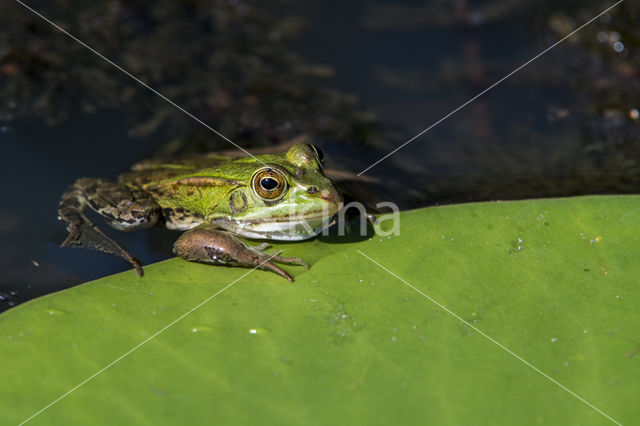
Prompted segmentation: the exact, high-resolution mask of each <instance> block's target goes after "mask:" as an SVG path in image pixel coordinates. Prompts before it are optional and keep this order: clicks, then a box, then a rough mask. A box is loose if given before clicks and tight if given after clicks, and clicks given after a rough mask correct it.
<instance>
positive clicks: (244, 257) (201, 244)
mask: <svg viewBox="0 0 640 426" xmlns="http://www.w3.org/2000/svg"><path fill="white" fill-rule="evenodd" d="M267 247H269V245H268V244H266V243H263V244H260V245H258V246H256V247H251V246H249V245H247V244H245V243H244V242H243V241H241V240H240V239H238V238H237V237H235V236H234V235H232V234H230V233H229V232H227V231H222V230H219V229H217V228H216V227H214V226H213V225H209V224H204V225H200V226H198V227H196V228H194V229H192V230H190V231H187V232H185V233H184V234H182V235H181V236H180V238H178V240H177V241H176V242H175V244H174V246H173V252H174V253H175V254H177V255H178V256H180V257H181V258H183V259H185V260H190V261H192V262H203V263H211V264H214V265H227V266H246V267H258V268H260V269H266V270H270V271H272V272H275V273H276V274H278V275H280V276H282V277H284V278H286V279H287V280H289V281H293V278H291V276H290V275H289V274H288V273H286V272H285V271H284V270H283V269H281V268H280V267H278V266H276V265H274V264H273V263H272V262H279V263H285V264H293V265H301V266H304V267H307V268H308V267H309V265H307V263H306V262H305V261H304V260H302V259H300V258H298V257H284V256H280V255H279V254H280V252H277V253H276V254H273V255H270V254H268V253H265V252H263V250H264V249H266V248H267Z"/></svg>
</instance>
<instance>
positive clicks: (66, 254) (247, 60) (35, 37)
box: [0, 0, 640, 310]
mask: <svg viewBox="0 0 640 426" xmlns="http://www.w3.org/2000/svg"><path fill="white" fill-rule="evenodd" d="M29 4H30V5H31V6H33V7H34V8H36V9H37V10H39V11H41V12H42V13H43V14H44V15H45V16H47V17H48V18H50V19H52V20H53V21H55V22H57V23H58V24H60V25H62V26H63V27H64V28H65V29H67V30H68V31H70V32H71V33H72V34H74V35H76V36H77V37H78V38H80V39H81V40H83V41H85V42H86V43H88V44H89V45H91V46H92V47H93V48H95V49H96V50H97V51H99V52H101V53H103V54H104V55H105V56H107V57H108V58H110V59H112V60H114V61H115V62H116V63H118V64H120V65H122V66H123V67H124V68H125V69H127V70H128V71H130V72H131V73H133V74H135V75H136V76H137V77H139V78H141V79H142V80H143V81H145V82H147V83H148V84H150V85H151V86H152V87H154V88H155V89H157V90H158V91H159V92H161V93H162V94H164V95H166V96H167V97H169V98H171V99H172V100H174V101H175V102H176V103H177V104H179V105H180V106H182V107H184V108H185V109H187V110H188V111H190V112H191V113H193V114H194V115H196V116H197V117H198V118H200V119H201V120H203V121H204V122H206V123H208V124H210V125H211V126H213V127H215V128H216V129H217V130H219V131H220V132H222V133H223V134H224V135H226V136H227V137H229V138H230V139H232V140H233V141H235V142H237V143H238V144H240V145H242V146H243V147H245V148H251V147H266V146H271V145H277V144H280V143H282V142H285V141H287V140H289V139H291V138H293V137H295V136H299V135H301V134H306V135H309V136H311V137H312V138H314V139H315V140H316V141H317V142H316V143H317V144H318V145H320V146H322V147H323V149H324V151H325V153H326V154H327V157H328V158H327V163H328V164H329V165H330V167H332V168H333V169H334V171H335V172H336V174H337V175H338V176H340V177H341V179H340V181H341V184H342V187H343V189H344V190H345V191H346V192H347V193H348V194H349V195H350V196H351V197H352V198H358V199H363V200H364V201H368V202H370V203H375V202H377V201H380V200H391V201H394V202H396V203H398V204H399V205H400V206H402V207H403V208H412V207H420V206H426V205H434V204H442V203H451V202H465V201H474V200H491V199H516V198H530V197H545V196H563V195H575V194H587V193H632V192H637V189H636V188H637V187H638V176H639V174H638V151H639V148H640V146H639V144H640V112H639V109H640V105H639V104H640V102H639V101H638V99H640V97H639V94H640V90H639V85H640V79H638V75H639V70H638V61H639V60H640V52H639V48H640V47H639V46H640V26H639V25H638V20H639V19H640V6H638V5H637V4H636V3H634V2H625V3H623V4H622V5H620V6H618V7H616V8H615V9H613V10H612V11H611V12H610V13H608V14H606V15H604V16H602V17H601V18H599V19H598V20H596V21H595V22H594V23H593V24H591V25H589V26H587V27H586V28H584V29H583V30H581V31H580V32H579V33H578V34H577V35H576V36H574V37H572V38H571V39H569V40H567V41H566V42H565V43H563V44H561V45H560V46H558V47H557V48H555V49H554V50H552V51H551V52H549V53H548V54H547V55H545V56H543V57H541V58H540V59H538V60H536V61H535V62H533V63H532V64H530V65H528V66H527V67H525V68H524V69H523V70H522V71H520V72H518V73H517V74H515V75H514V76H512V77H510V78H509V79H508V80H507V81H505V82H504V83H503V84H501V85H500V86H498V87H496V88H495V89H493V90H492V91H490V92H489V93H487V94H486V95H484V96H483V97H481V98H480V99H478V100H476V101H475V102H473V103H471V104H470V105H469V106H467V107H466V108H464V109H463V110H461V111H459V112H457V113H456V114H455V115H453V116H452V117H450V118H449V119H447V120H445V121H444V122H442V123H441V124H439V125H438V126H436V127H435V128H433V129H432V130H430V131H429V132H428V133H426V134H425V135H423V136H421V137H420V138H418V139H416V140H415V141H413V142H412V143H411V144H409V145H408V146H406V147H405V148H404V149H402V150H400V151H399V152H398V153H396V154H395V155H393V156H391V157H389V158H388V159H386V160H385V161H383V162H381V163H380V164H379V165H377V166H376V167H374V168H372V169H371V170H369V171H367V173H365V175H363V177H362V178H355V176H354V175H355V174H356V173H358V172H360V171H361V170H363V169H365V168H366V167H368V166H369V165H370V164H371V163H373V162H374V161H376V160H378V159H379V158H381V157H382V156H384V155H386V153H388V152H390V151H391V150H393V149H394V148H395V147H397V146H399V145H401V144H402V143H404V142H405V141H407V140H408V139H410V138H411V137H413V136H414V135H416V134H417V133H419V132H420V131H422V130H423V129H425V128H427V127H428V126H430V125H431V124H432V123H434V122H436V121H437V120H439V119H440V118H442V117H443V116H445V115H446V114H447V113H449V112H450V111H452V110H454V109H455V108H457V107H458V106H459V105H461V104H463V103H464V102H466V101H467V100H468V99H469V98H471V97H472V96H474V95H475V94H477V93H479V92H480V91H482V90H484V89H485V88H487V87H489V86H490V85H491V84H493V83H494V82H495V81H497V80H498V79H500V78H501V77H502V76H504V75H506V74H508V73H509V72H511V71H512V70H514V69H515V68H516V67H518V66H519V65H521V64H522V63H524V62H525V61H527V60H529V59H530V58H532V57H533V56H535V55H536V54H537V53H539V52H541V51H542V50H544V49H545V48H546V47H547V46H549V45H551V44H552V43H554V42H555V41H557V40H559V39H560V38H562V37H564V36H565V35H566V34H568V33H570V32H571V31H573V30H574V29H576V28H577V27H578V26H580V25H581V24H582V23H584V22H586V21H588V20H589V19H591V18H592V17H594V16H595V15H597V14H598V13H599V12H601V11H602V10H604V9H606V8H607V7H608V6H609V5H610V4H611V3H606V2H602V3H600V2H596V3H594V4H591V5H585V4H584V2H580V1H566V2H551V1H543V0H527V1H519V2H512V1H506V0H493V1H482V2H481V1H471V0H468V1H465V0H462V1H456V2H441V1H422V2H419V1H404V2H390V1H376V2H367V1H353V2H347V4H345V2H338V1H319V0H313V1H308V2H304V3H302V2H293V1H291V0H279V1H277V2H270V3H269V6H268V10H267V9H265V7H267V6H265V5H263V4H261V3H259V2H256V1H243V0H229V1H214V2H211V1H208V0H207V1H204V0H192V1H189V2H175V1H169V0H161V1H155V2H147V1H134V2H119V1H103V2H84V1H79V0H71V1H69V0H65V1H62V0H55V1H48V2H44V1H33V2H31V3H29ZM0 26H1V27H2V28H3V31H2V32H1V33H0V119H1V122H0V138H1V139H2V144H1V146H2V150H3V155H2V171H3V174H4V182H5V186H4V192H3V198H4V202H3V203H2V208H1V209H0V250H1V252H0V253H1V254H0V267H2V274H1V276H0V310H2V309H6V308H7V307H9V306H10V305H11V304H15V303H18V302H21V301H24V300H26V299H29V298H32V297H35V296H36V295H40V294H44V293H48V292H51V291H55V290H57V289H62V288H66V287H69V286H71V285H75V284H77V283H79V282H82V281H85V280H87V279H92V278H98V277H100V276H104V275H106V274H109V273H113V272H117V271H120V270H123V269H125V268H126V267H127V265H125V264H123V263H122V262H120V261H119V260H118V259H111V258H110V257H109V256H102V255H99V254H96V253H91V252H86V251H82V250H62V249H59V248H58V247H57V244H58V243H59V242H60V241H61V240H62V239H63V238H64V235H65V231H64V229H63V225H62V224H61V222H58V221H57V220H56V207H57V201H58V198H59V195H60V194H61V193H62V192H63V191H64V189H65V187H66V186H67V185H68V184H70V183H71V182H73V181H74V180H75V179H76V178H78V177H81V176H102V177H115V176H116V175H117V174H118V173H119V172H122V171H123V170H126V169H127V167H128V166H129V165H131V164H132V163H134V162H135V161H136V160H139V159H140V158H143V157H145V156H154V155H160V156H167V155H176V154H181V153H198V152H204V151H209V150H213V149H229V148H231V147H230V146H229V144H228V143H227V142H225V141H224V140H222V139H220V138H218V137H217V136H215V135H214V134H212V133H211V132H210V131H209V130H207V129H206V128H205V127H204V126H202V125H200V124H198V123H197V122H195V121H194V120H193V119H191V118H189V117H188V116H186V115H185V114H183V113H182V112H180V111H178V110H176V109H175V108H174V107H173V106H171V105H170V104H168V103H167V102H165V101H163V100H162V99H160V98H159V97H157V96H156V95H154V94H152V93H150V92H149V91H148V90H146V89H144V88H142V87H141V86H139V85H138V84H137V83H135V81H133V80H132V79H130V78H129V77H127V76H125V75H124V74H122V73H121V72H120V71H118V70H116V69H115V68H113V67H112V66H110V65H109V64H107V63H106V62H104V61H103V60H101V59H100V58H98V57H97V56H95V55H94V54H92V53H91V52H89V51H87V49H86V48H84V47H82V46H80V45H79V44H77V43H75V42H74V41H73V40H71V39H69V38H68V37H66V36H65V35H63V34H61V33H60V32H59V31H57V30H55V29H53V28H52V27H51V25H49V24H48V23H46V22H44V21H43V20H42V19H40V18H38V17H37V16H35V15H34V14H33V13H31V12H29V11H28V10H26V9H25V8H23V7H21V6H20V5H19V4H17V3H15V4H6V5H4V6H3V9H2V14H1V16H0ZM8 182H11V185H7V184H6V183H8ZM108 231H110V230H108ZM111 234H112V235H115V236H116V238H117V239H118V241H120V242H122V243H123V245H125V247H127V248H129V249H130V250H131V251H132V252H133V253H135V254H136V255H137V256H139V257H140V258H141V260H142V261H143V263H148V262H151V261H155V260H159V259H162V258H166V257H169V256H170V254H171V250H170V247H171V243H172V240H173V239H175V238H176V237H177V234H175V233H173V232H170V231H166V230H162V229H156V230H153V231H145V232H142V233H138V232H135V233H132V234H122V233H120V234H118V233H114V232H111Z"/></svg>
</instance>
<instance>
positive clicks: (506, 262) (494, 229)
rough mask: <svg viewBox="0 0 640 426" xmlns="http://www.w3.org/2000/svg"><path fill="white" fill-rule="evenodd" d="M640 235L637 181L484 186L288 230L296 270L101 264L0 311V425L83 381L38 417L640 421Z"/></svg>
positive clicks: (79, 420)
mask: <svg viewBox="0 0 640 426" xmlns="http://www.w3.org/2000/svg"><path fill="white" fill-rule="evenodd" d="M639 235H640V197H637V196H621V197H615V196H606V197H580V198H572V199H555V200H533V201H522V202H494V203H478V204H468V205H457V206H447V207H434V208H427V209H421V210H415V211H409V212H404V213H402V214H401V226H400V235H397V236H395V235H394V236H378V235H376V236H373V237H372V238H370V239H367V240H365V241H360V242H350V243H342V244H340V243H335V242H331V241H326V240H322V239H320V240H318V239H316V240H313V241H309V242H304V243H300V244H286V245H281V246H279V248H280V249H283V250H284V253H283V254H284V255H285V256H287V255H289V256H301V257H303V258H305V259H307V260H308V261H310V263H312V265H313V266H312V267H311V269H309V270H306V269H304V268H298V267H287V270H288V271H290V272H292V273H293V275H294V276H295V279H296V281H295V283H289V282H287V281H285V280H284V279H282V278H280V277H278V276H276V275H274V274H271V273H269V272H264V271H253V272H250V273H248V274H247V272H249V271H248V270H247V269H242V268H220V267H211V266H208V265H200V264H195V263H188V262H185V261H182V260H180V259H171V260H168V261H165V262H160V263H158V264H154V265H150V266H147V267H146V268H145V272H146V274H145V276H144V278H138V277H137V276H136V275H135V272H133V271H128V272H125V273H122V274H118V275H114V276H110V277H106V278H103V279H100V280H97V281H93V282H89V283H86V284H83V285H80V286H77V287H75V288H72V289H69V290H66V291H62V292H59V293H56V294H52V295H49V296H45V297H42V298H39V299H37V300H33V301H31V302H29V303H26V304H23V305H21V306H18V307H16V308H14V309H11V310H9V311H7V312H6V313H4V314H2V315H0V365H1V366H2V368H1V369H0V384H1V385H0V401H1V402H0V406H1V407H2V409H1V410H0V424H18V423H20V422H22V421H24V420H26V419H28V418H30V416H32V415H34V414H35V413H37V412H38V411H39V410H41V409H42V408H43V407H45V406H47V405H48V404H50V403H51V402H53V401H55V400H56V399H57V398H59V397H60V396H62V395H63V394H65V393H66V392H68V391H70V390H71V389H73V388H74V387H76V386H77V385H79V384H81V383H82V385H81V386H80V387H78V388H77V389H75V390H73V391H72V392H71V393H69V394H67V395H66V396H65V397H64V398H62V399H60V400H59V401H57V402H56V403H55V404H53V405H51V406H50V407H49V408H47V409H46V410H44V411H42V412H40V413H39V414H38V415H36V416H35V417H33V418H31V419H30V420H29V422H28V424H34V425H37V424H42V425H45V424H46V425H69V424H92V425H100V424H105V425H111V424H153V425H165V424H166V425H170V424H171V425H174V424H227V425H229V424H233V425H243V424H247V425H255V424H261V425H270V424H273V425H287V424H291V425H294V424H295V425H299V424H307V425H324V424H367V425H376V424H380V425H387V424H404V425H414V424H415V425H418V424H420V425H422V424H427V423H429V424H542V423H545V424H581V425H592V424H593V425H596V424H610V423H612V420H611V419H614V420H615V421H617V422H621V423H623V424H631V423H633V422H634V421H637V419H638V418H640V405H638V403H637V401H638V395H639V393H640V291H639V290H640V283H639V281H638V278H637V277H639V276H640V262H639V260H640V241H639ZM364 255H366V256H368V257H370V258H371V259H373V260H375V262H378V263H379V264H380V265H382V266H383V267H384V268H387V269H388V271H390V272H392V273H393V274H395V275H397V276H398V277H400V278H401V279H402V280H405V281H406V283H405V282H403V281H402V280H400V279H398V278H396V277H395V276H394V275H392V274H391V273H390V272H388V271H387V270H385V269H383V268H382V267H381V266H378V265H377V264H376V263H374V262H372V260H370V259H368V258H367V257H365V256H364ZM245 274H246V275H245ZM411 286H413V287H415V288H412V287H411ZM421 293H422V294H421ZM212 296H213V297H212ZM434 302H437V304H436V303H434ZM438 304H440V305H441V306H439V305H438ZM443 307H444V308H446V309H447V310H449V312H447V310H445V309H443ZM453 314H455V315H457V316H458V317H456V316H454V315H453ZM178 318H181V319H179V320H178V321H176V319H178ZM461 319H462V320H464V322H463V321H461ZM468 324H470V325H472V326H473V327H475V328H476V329H477V330H479V331H481V332H482V333H485V334H486V335H483V334H481V333H479V332H478V331H477V330H474V329H473V328H471V327H470V326H469V325H468ZM488 337H490V338H491V339H494V341H492V340H490V339H489V338H488ZM143 342H144V343H143ZM141 343H143V344H142V345H141ZM497 343H499V344H500V345H503V347H501V346H499V345H498V344H497ZM506 349H508V350H509V351H512V353H509V352H508V351H507V350H506ZM514 355H515V356H514ZM518 357H519V358H518ZM116 360H117V362H115V363H114V361H116ZM525 361H526V362H528V363H530V364H529V365H528V364H526V362H525ZM107 366H108V368H106V369H104V368H105V367H107ZM103 369H104V370H103ZM536 369H537V370H536ZM98 372H100V373H99V374H96V373H98ZM542 373H544V374H546V375H548V377H545V376H544V375H543V374H542ZM92 375H95V376H94V377H92ZM90 377H92V378H91V379H90V380H88V381H86V382H84V381H85V380H87V379H88V378H90ZM552 380H555V381H556V382H557V383H556V382H553V381H552ZM563 387H564V388H563ZM569 391H571V392H574V393H575V394H572V393H570V392H569ZM581 399H582V400H581ZM594 407H596V408H597V409H596V408H594ZM598 410H600V411H598ZM603 413H604V414H603ZM607 416H609V417H610V418H608V417H607Z"/></svg>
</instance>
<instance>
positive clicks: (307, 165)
mask: <svg viewBox="0 0 640 426" xmlns="http://www.w3.org/2000/svg"><path fill="white" fill-rule="evenodd" d="M257 159H258V160H259V161H261V162H263V163H260V162H258V161H256V160H255V159H254V160H253V163H254V164H253V165H254V168H253V170H252V173H251V176H250V177H249V176H248V175H247V177H248V179H247V184H246V185H244V186H241V187H239V188H237V189H235V190H234V191H232V192H231V193H230V194H229V197H228V205H229V211H230V217H229V219H231V220H228V219H227V220H225V221H224V222H225V223H220V225H221V226H223V227H225V228H227V229H229V230H230V231H233V232H235V233H237V234H239V235H243V236H245V237H249V238H266V239H274V240H303V239H307V238H311V237H313V236H314V235H317V234H318V233H319V232H320V231H321V230H322V229H323V227H324V226H326V225H327V224H328V223H329V222H330V221H331V219H332V218H333V216H334V215H335V214H336V213H337V212H338V210H340V208H342V195H341V194H340V192H339V191H338V190H337V189H336V187H335V186H334V185H333V183H332V182H331V181H330V180H329V179H328V178H327V177H326V176H325V175H324V173H323V171H322V169H323V158H322V152H321V151H320V150H319V149H317V148H315V147H313V146H311V145H305V144H295V145H293V146H291V148H290V149H289V150H288V151H287V152H286V153H281V154H266V155H261V156H258V157H257ZM246 161H247V162H249V161H250V160H248V159H247V160H246ZM245 164H246V163H245Z"/></svg>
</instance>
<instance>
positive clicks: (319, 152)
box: [309, 145, 324, 168]
mask: <svg viewBox="0 0 640 426" xmlns="http://www.w3.org/2000/svg"><path fill="white" fill-rule="evenodd" d="M309 147H310V148H311V150H312V151H313V153H314V154H315V155H316V160H318V164H319V165H320V167H321V168H322V167H324V152H322V150H321V149H320V148H318V147H317V146H315V145H309Z"/></svg>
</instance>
